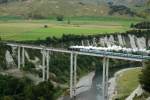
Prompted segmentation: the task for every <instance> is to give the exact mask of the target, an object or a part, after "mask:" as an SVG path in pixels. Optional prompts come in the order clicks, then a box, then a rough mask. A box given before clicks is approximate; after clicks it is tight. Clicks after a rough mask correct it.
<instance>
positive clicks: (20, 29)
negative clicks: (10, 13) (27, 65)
mask: <svg viewBox="0 0 150 100" xmlns="http://www.w3.org/2000/svg"><path fill="white" fill-rule="evenodd" d="M139 21H140V19H129V18H128V19H127V18H119V17H117V18H116V17H76V18H75V17H74V18H71V24H67V19H65V20H64V21H56V20H55V19H54V18H51V19H49V20H16V19H15V20H13V19H12V20H9V19H5V20H1V19H0V37H1V38H2V40H17V41H21V40H37V39H45V38H46V37H52V36H55V37H58V38H59V37H61V36H62V35H63V34H76V35H92V34H105V33H113V32H123V31H126V30H129V29H130V24H131V23H137V22H139ZM44 25H48V28H44Z"/></svg>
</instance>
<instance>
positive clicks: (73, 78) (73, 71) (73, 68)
mask: <svg viewBox="0 0 150 100" xmlns="http://www.w3.org/2000/svg"><path fill="white" fill-rule="evenodd" d="M76 84H77V54H74V53H71V56H70V98H73V97H75V96H76Z"/></svg>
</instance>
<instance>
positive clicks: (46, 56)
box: [42, 49, 50, 81]
mask: <svg viewBox="0 0 150 100" xmlns="http://www.w3.org/2000/svg"><path fill="white" fill-rule="evenodd" d="M49 54H50V52H49V51H47V50H45V49H43V50H42V67H43V68H42V79H43V81H45V80H48V79H49V60H50V56H49Z"/></svg>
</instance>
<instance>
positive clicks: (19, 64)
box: [18, 47, 21, 69]
mask: <svg viewBox="0 0 150 100" xmlns="http://www.w3.org/2000/svg"><path fill="white" fill-rule="evenodd" d="M20 49H21V48H20V47H18V69H20V68H21V63H20V58H21V55H20V51H21V50H20Z"/></svg>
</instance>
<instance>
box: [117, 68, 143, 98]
mask: <svg viewBox="0 0 150 100" xmlns="http://www.w3.org/2000/svg"><path fill="white" fill-rule="evenodd" d="M140 73H141V69H140V68H138V69H131V70H128V71H125V72H123V73H122V75H121V76H119V77H118V79H117V91H118V95H117V98H119V100H125V98H126V97H127V96H129V95H130V93H132V92H133V91H134V90H135V89H136V88H137V86H138V85H139V74H140Z"/></svg>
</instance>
